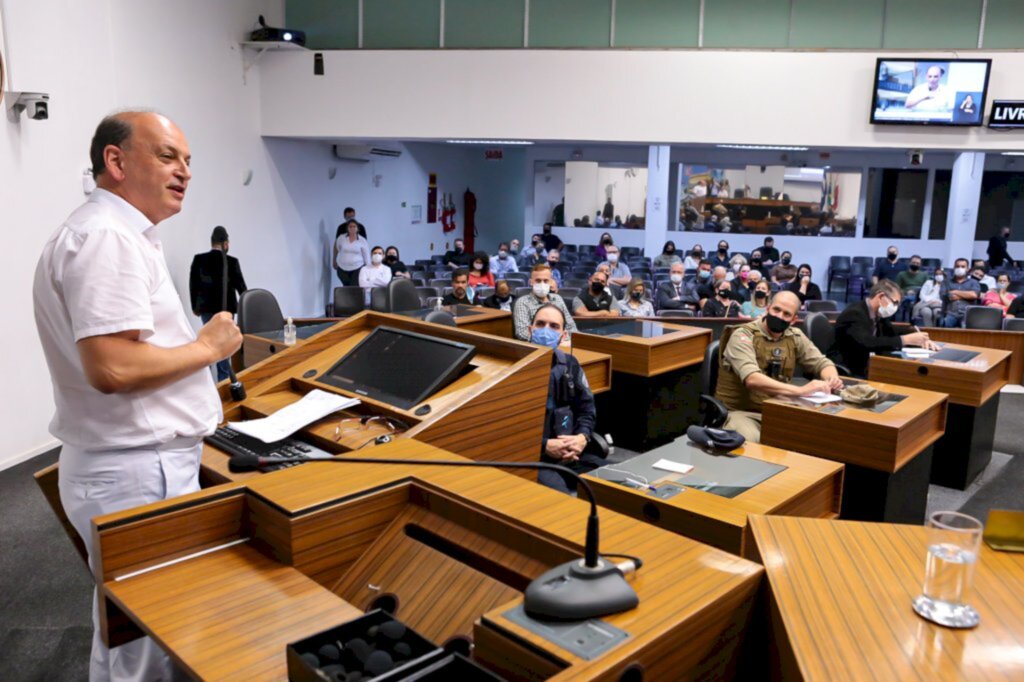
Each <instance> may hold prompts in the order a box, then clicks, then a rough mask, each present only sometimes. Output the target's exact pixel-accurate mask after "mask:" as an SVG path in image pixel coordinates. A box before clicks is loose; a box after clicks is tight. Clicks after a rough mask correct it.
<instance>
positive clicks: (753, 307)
mask: <svg viewBox="0 0 1024 682" xmlns="http://www.w3.org/2000/svg"><path fill="white" fill-rule="evenodd" d="M771 293H772V288H771V286H770V285H769V284H768V282H765V281H764V280H761V281H760V282H758V283H757V284H755V285H754V289H753V291H751V292H750V300H749V301H746V302H744V304H743V305H742V306H741V307H740V311H741V312H742V314H743V316H744V317H751V318H753V317H761V316H762V315H764V314H765V313H766V312H767V311H768V299H769V298H770V297H771Z"/></svg>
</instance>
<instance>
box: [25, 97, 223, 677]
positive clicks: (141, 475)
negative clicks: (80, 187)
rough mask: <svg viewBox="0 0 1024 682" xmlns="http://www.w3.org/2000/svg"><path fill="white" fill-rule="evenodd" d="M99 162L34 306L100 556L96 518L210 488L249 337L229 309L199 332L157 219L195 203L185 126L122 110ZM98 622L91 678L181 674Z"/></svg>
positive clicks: (44, 265) (71, 506)
mask: <svg viewBox="0 0 1024 682" xmlns="http://www.w3.org/2000/svg"><path fill="white" fill-rule="evenodd" d="M90 157H91V160H92V165H93V175H94V176H95V177H96V184H97V189H96V190H95V191H94V192H93V193H92V195H91V196H90V197H89V200H88V201H87V202H86V203H85V204H83V205H82V206H80V207H79V208H78V209H76V210H75V211H74V212H73V213H72V214H71V216H70V217H68V219H67V221H66V222H65V223H64V224H63V225H62V226H61V227H60V228H59V229H58V230H57V231H56V232H55V233H54V234H53V235H52V236H51V237H50V239H49V241H47V243H46V246H45V247H44V248H43V254H42V256H41V257H40V259H39V264H38V266H37V268H36V273H35V283H34V286H33V300H34V304H35V316H36V326H37V328H38V330H39V338H40V341H41V342H42V346H43V352H44V354H45V356H46V362H47V364H48V365H49V368H50V378H51V381H52V383H53V394H54V401H55V403H56V407H57V412H56V415H55V416H54V418H53V421H52V422H51V423H50V431H51V433H53V435H54V436H56V437H57V438H58V439H59V440H60V441H61V442H62V444H63V447H62V449H61V455H60V497H61V503H62V504H63V506H64V510H65V512H66V513H67V515H68V517H69V519H70V520H71V523H72V524H73V525H74V527H75V529H76V530H77V531H78V534H79V535H80V536H81V537H82V540H83V541H84V542H85V545H86V547H87V548H88V550H89V560H90V564H93V562H94V561H95V558H96V555H95V552H94V549H95V548H94V547H93V546H92V545H93V534H92V519H93V518H95V517H96V516H100V515H103V514H109V513H112V512H116V511H120V510H122V509H128V508H131V507H136V506H139V505H142V504H148V503H151V502H156V501H159V500H163V499H168V498H171V497H176V496H178V495H184V494H186V493H189V492H194V491H196V490H198V489H199V457H200V453H201V452H202V439H203V436H205V435H207V434H209V433H211V432H212V431H213V430H214V429H215V428H216V426H217V424H218V423H219V422H220V421H221V418H222V412H221V403H220V399H219V397H218V395H217V390H216V388H215V387H214V383H213V377H212V374H211V372H210V369H209V368H210V365H212V364H214V363H216V362H217V361H219V360H223V359H225V358H227V357H230V356H231V354H232V353H234V352H235V351H236V350H238V348H239V346H240V345H241V343H242V336H241V334H240V332H239V330H238V327H237V326H236V325H235V322H234V321H233V320H232V318H231V315H230V314H229V313H224V312H222V313H218V314H217V315H215V316H214V317H213V318H212V319H211V320H210V321H209V322H208V323H207V324H206V325H205V326H204V327H203V328H202V329H201V330H200V331H199V334H198V335H197V334H196V333H195V332H194V331H193V329H192V327H191V325H190V324H189V322H188V318H187V317H186V315H185V311H184V309H183V307H182V305H181V299H180V298H179V297H178V293H177V291H176V290H175V288H174V285H173V283H172V282H171V276H170V273H169V272H168V271H167V263H166V261H165V260H164V255H163V247H162V244H161V241H160V234H159V231H158V229H157V227H156V226H157V223H159V222H161V221H163V220H165V219H167V218H169V217H171V216H173V215H175V214H176V213H178V212H179V211H180V210H181V205H182V202H183V200H184V198H185V192H186V190H187V188H188V183H189V180H190V179H191V177H192V173H191V171H190V169H189V163H190V160H191V154H190V152H189V148H188V142H187V141H186V139H185V136H184V134H183V133H182V132H181V130H179V129H178V127H177V126H176V125H174V123H172V122H171V121H170V120H168V119H167V118H165V117H163V116H160V115H158V114H154V113H148V112H125V113H120V114H115V115H113V116H108V117H107V118H105V119H104V120H103V121H102V122H101V123H100V125H99V126H98V127H97V129H96V135H95V136H94V138H93V141H92V146H91V149H90ZM93 568H94V569H95V565H93ZM93 625H94V627H95V628H96V632H95V633H94V634H93V652H92V660H91V662H90V669H89V679H90V680H93V681H96V680H158V679H170V678H171V676H172V675H173V668H172V666H171V663H170V659H169V658H168V657H167V655H166V654H165V653H164V652H163V651H162V650H161V649H160V648H159V647H158V646H157V645H156V644H155V643H154V642H153V641H152V640H150V639H148V638H143V639H140V640H135V641H133V642H129V643H128V644H124V645H121V646H119V647H116V648H114V649H108V648H107V647H106V646H105V645H104V643H103V641H102V639H101V637H100V634H99V619H98V611H97V609H96V604H95V601H94V607H93Z"/></svg>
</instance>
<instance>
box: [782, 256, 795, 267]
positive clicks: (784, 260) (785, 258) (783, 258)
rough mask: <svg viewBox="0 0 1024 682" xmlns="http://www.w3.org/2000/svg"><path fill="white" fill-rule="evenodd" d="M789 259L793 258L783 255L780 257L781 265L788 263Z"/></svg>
mask: <svg viewBox="0 0 1024 682" xmlns="http://www.w3.org/2000/svg"><path fill="white" fill-rule="evenodd" d="M791 260H793V259H792V258H790V257H789V256H783V257H782V264H783V265H789V262H790V261H791Z"/></svg>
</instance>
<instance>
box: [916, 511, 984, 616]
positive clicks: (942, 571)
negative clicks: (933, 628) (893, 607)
mask: <svg viewBox="0 0 1024 682" xmlns="http://www.w3.org/2000/svg"><path fill="white" fill-rule="evenodd" d="M982 530H983V526H982V524H981V522H980V521H978V520H977V519H975V518H973V517H970V516H967V515H966V514H960V513H958V512H935V513H934V514H932V515H931V516H930V517H928V556H927V559H926V560H925V568H924V588H923V589H922V594H921V596H919V597H918V598H917V599H915V600H914V611H916V612H917V614H918V615H919V616H921V617H922V618H926V619H928V620H930V621H932V622H933V623H938V624H939V625H945V626H947V627H952V628H972V627H974V626H975V625H977V624H978V620H979V619H978V612H977V611H975V610H974V608H972V607H971V606H970V605H969V604H968V603H967V600H968V598H969V596H970V591H971V580H972V579H973V577H974V564H975V562H976V561H977V560H978V550H979V548H980V547H981V533H982Z"/></svg>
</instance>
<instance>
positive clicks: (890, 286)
mask: <svg viewBox="0 0 1024 682" xmlns="http://www.w3.org/2000/svg"><path fill="white" fill-rule="evenodd" d="M901 298H902V292H901V291H900V288H899V287H898V286H896V283H895V282H893V281H892V280H888V279H883V280H880V281H879V282H878V284H876V285H875V286H873V287H871V292H870V293H869V294H868V298H867V299H866V300H863V301H857V302H856V303H853V304H851V305H848V306H847V307H846V310H844V311H843V312H842V313H841V314H840V315H839V317H838V318H837V319H836V340H835V344H834V345H833V346H832V349H831V351H830V352H829V357H830V358H832V359H834V360H837V361H838V362H841V363H842V364H844V365H846V367H847V369H849V370H850V373H851V374H852V375H853V376H856V377H862V378H863V377H867V375H868V361H869V358H870V355H871V353H891V352H893V351H897V350H900V349H901V348H903V347H904V346H923V347H925V348H928V349H929V350H934V349H935V348H936V346H935V344H934V343H932V342H931V341H930V340H929V339H928V334H926V333H925V332H921V331H917V328H916V327H909V326H908V327H899V328H897V327H894V326H893V324H892V322H891V318H892V316H893V315H895V314H896V311H897V310H899V307H900V300H901Z"/></svg>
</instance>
